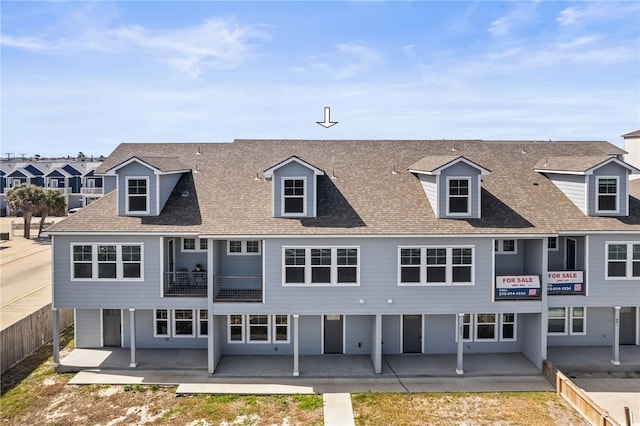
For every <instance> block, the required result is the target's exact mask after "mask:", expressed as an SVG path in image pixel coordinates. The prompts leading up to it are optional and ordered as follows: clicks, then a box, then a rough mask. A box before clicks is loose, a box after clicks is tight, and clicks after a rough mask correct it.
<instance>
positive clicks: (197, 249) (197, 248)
mask: <svg viewBox="0 0 640 426" xmlns="http://www.w3.org/2000/svg"><path fill="white" fill-rule="evenodd" d="M185 240H194V243H193V247H194V248H192V249H190V248H185V247H184V243H185ZM202 242H204V243H205V245H206V246H207V247H206V248H202V245H201V243H202ZM208 247H209V241H208V240H207V239H206V238H198V237H182V238H181V239H180V251H181V252H183V253H184V252H188V253H195V252H201V253H202V252H206V251H207V250H208Z"/></svg>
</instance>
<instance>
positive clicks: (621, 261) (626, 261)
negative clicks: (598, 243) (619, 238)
mask: <svg viewBox="0 0 640 426" xmlns="http://www.w3.org/2000/svg"><path fill="white" fill-rule="evenodd" d="M606 248H607V272H606V278H618V279H640V243H607V244H606Z"/></svg>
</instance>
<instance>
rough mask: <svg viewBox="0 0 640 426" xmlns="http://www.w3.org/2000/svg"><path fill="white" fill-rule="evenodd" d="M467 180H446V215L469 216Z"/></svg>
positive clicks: (468, 183)
mask: <svg viewBox="0 0 640 426" xmlns="http://www.w3.org/2000/svg"><path fill="white" fill-rule="evenodd" d="M470 181H471V179H469V178H457V177H456V178H447V215H452V216H454V215H468V214H470V197H469V186H470Z"/></svg>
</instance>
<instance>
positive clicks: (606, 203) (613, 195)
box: [596, 177, 619, 213]
mask: <svg viewBox="0 0 640 426" xmlns="http://www.w3.org/2000/svg"><path fill="white" fill-rule="evenodd" d="M597 180H598V183H597V187H598V189H597V191H598V194H597V203H598V205H597V207H596V212H597V213H603V212H607V213H615V212H617V211H618V187H619V185H618V178H617V177H599V178H597Z"/></svg>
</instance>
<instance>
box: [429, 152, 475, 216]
mask: <svg viewBox="0 0 640 426" xmlns="http://www.w3.org/2000/svg"><path fill="white" fill-rule="evenodd" d="M447 177H460V178H470V184H469V197H470V213H471V214H470V215H468V216H457V215H452V216H451V217H453V218H459V217H464V218H479V217H480V203H479V202H478V201H479V200H478V194H479V191H478V186H479V185H480V173H479V171H478V169H476V168H474V167H471V166H470V165H468V164H466V163H464V162H458V163H456V164H454V165H452V166H450V167H447V168H446V169H444V170H442V172H441V173H440V176H439V178H438V197H437V198H438V215H437V217H448V215H447Z"/></svg>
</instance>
